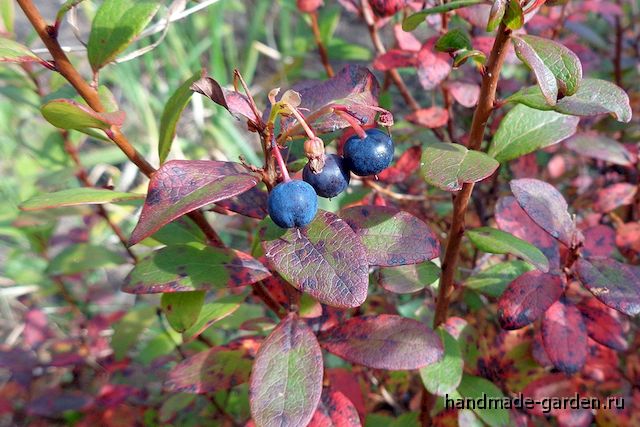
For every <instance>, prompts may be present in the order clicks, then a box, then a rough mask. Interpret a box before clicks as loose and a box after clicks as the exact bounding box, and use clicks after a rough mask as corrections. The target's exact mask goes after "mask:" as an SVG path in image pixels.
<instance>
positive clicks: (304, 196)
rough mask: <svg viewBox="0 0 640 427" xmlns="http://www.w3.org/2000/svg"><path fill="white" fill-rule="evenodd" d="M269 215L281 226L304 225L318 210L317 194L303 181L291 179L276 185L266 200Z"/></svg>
mask: <svg viewBox="0 0 640 427" xmlns="http://www.w3.org/2000/svg"><path fill="white" fill-rule="evenodd" d="M267 205H268V210H269V215H270V216H271V219H272V220H273V222H275V223H276V224H277V225H278V226H280V227H282V228H293V227H304V226H306V225H307V224H309V223H310V222H311V221H313V218H314V217H315V216H316V212H317V211H318V196H317V195H316V192H315V190H314V189H313V187H312V186H310V185H309V184H307V183H306V182H304V181H300V180H297V179H296V180H292V181H287V182H281V183H280V184H278V185H276V186H275V187H274V188H273V190H271V193H269V199H268V200H267Z"/></svg>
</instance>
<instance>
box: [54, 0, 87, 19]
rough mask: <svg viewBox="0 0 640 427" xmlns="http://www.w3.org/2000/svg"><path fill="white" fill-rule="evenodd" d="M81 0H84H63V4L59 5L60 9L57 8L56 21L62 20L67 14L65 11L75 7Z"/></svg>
mask: <svg viewBox="0 0 640 427" xmlns="http://www.w3.org/2000/svg"><path fill="white" fill-rule="evenodd" d="M83 1H84V0H67V1H66V2H64V4H63V5H62V6H60V9H58V13H57V14H56V22H58V23H60V22H62V19H63V18H64V16H65V15H66V14H67V12H69V11H70V10H71V9H72V8H74V7H76V6H77V5H79V4H80V3H82V2H83Z"/></svg>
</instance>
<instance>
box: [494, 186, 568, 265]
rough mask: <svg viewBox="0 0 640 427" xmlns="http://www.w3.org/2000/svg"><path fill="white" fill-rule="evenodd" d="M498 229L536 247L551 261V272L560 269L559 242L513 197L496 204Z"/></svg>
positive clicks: (504, 198) (500, 200) (505, 198)
mask: <svg viewBox="0 0 640 427" xmlns="http://www.w3.org/2000/svg"><path fill="white" fill-rule="evenodd" d="M495 215H496V223H497V224H498V227H499V228H500V229H501V230H503V231H506V232H508V233H511V234H513V235H514V236H516V237H519V238H520V239H523V240H526V241H527V242H529V243H531V244H533V245H535V246H536V247H537V248H538V249H540V250H541V251H542V252H543V253H544V255H545V256H546V257H547V259H548V260H549V272H551V273H553V272H554V271H558V270H559V269H560V246H559V244H558V241H557V240H555V239H554V238H553V237H551V236H550V235H549V234H548V233H547V232H545V231H544V230H543V229H542V228H540V227H539V226H538V224H536V223H535V222H533V220H532V219H531V218H529V216H528V215H527V214H526V213H525V211H524V210H522V208H521V207H520V205H518V202H517V201H516V199H515V198H513V197H503V198H501V199H499V200H498V203H497V204H496V214H495Z"/></svg>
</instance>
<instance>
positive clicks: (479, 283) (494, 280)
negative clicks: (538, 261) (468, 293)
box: [464, 257, 546, 298]
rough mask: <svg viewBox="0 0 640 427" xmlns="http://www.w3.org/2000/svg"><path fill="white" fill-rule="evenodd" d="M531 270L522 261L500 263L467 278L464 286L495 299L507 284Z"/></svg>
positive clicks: (529, 266) (530, 267)
mask: <svg viewBox="0 0 640 427" xmlns="http://www.w3.org/2000/svg"><path fill="white" fill-rule="evenodd" d="M545 258H546V257H545ZM531 270H533V267H532V266H531V265H530V264H529V263H527V262H524V261H520V260H514V261H507V262H501V263H500V264H496V265H492V266H491V267H489V268H487V269H485V270H482V271H481V272H479V273H478V274H474V275H473V276H471V277H469V278H468V279H467V280H466V281H465V282H464V286H465V287H467V288H470V289H473V290H475V291H478V292H481V293H483V294H485V295H488V296H490V297H494V298H497V297H499V296H500V295H502V293H503V292H504V290H505V288H506V287H507V285H508V284H509V283H511V282H513V281H514V280H515V279H517V278H518V277H520V276H521V275H523V274H524V273H526V272H527V271H531Z"/></svg>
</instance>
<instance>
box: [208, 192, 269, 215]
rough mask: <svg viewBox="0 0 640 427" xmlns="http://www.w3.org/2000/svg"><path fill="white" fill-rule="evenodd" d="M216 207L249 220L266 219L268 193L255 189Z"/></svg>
mask: <svg viewBox="0 0 640 427" xmlns="http://www.w3.org/2000/svg"><path fill="white" fill-rule="evenodd" d="M216 205H218V206H220V207H223V208H225V209H228V210H230V211H232V212H236V213H239V214H240V215H244V216H248V217H249V218H256V219H264V218H265V217H266V216H267V193H266V192H265V191H263V190H260V189H258V188H256V187H254V188H252V189H250V190H249V191H245V192H244V193H242V194H240V195H238V196H235V197H232V198H230V199H225V200H222V201H220V202H218V203H216Z"/></svg>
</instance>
